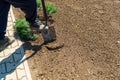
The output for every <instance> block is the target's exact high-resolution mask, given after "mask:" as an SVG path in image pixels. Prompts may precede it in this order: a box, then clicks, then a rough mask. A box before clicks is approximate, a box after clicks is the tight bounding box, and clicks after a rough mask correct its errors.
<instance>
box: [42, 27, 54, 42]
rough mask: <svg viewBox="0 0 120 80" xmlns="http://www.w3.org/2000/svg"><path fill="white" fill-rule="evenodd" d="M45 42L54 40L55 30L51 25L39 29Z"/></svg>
mask: <svg viewBox="0 0 120 80" xmlns="http://www.w3.org/2000/svg"><path fill="white" fill-rule="evenodd" d="M41 33H42V37H43V39H44V42H45V43H48V42H52V41H54V40H56V32H55V29H54V27H53V26H51V27H49V28H48V29H43V30H42V31H41Z"/></svg>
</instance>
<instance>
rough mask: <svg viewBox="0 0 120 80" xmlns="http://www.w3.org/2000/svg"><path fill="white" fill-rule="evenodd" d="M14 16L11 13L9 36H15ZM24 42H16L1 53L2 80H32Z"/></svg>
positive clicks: (0, 78) (0, 74)
mask: <svg viewBox="0 0 120 80" xmlns="http://www.w3.org/2000/svg"><path fill="white" fill-rule="evenodd" d="M14 21H15V19H14V15H13V11H12V9H11V10H10V12H9V18H8V27H7V34H6V35H7V36H14V28H13V25H14ZM24 54H25V53H24V49H23V47H22V42H21V41H20V40H19V39H16V40H15V42H14V43H13V44H12V45H10V46H8V47H7V48H6V49H5V50H4V51H2V52H0V80H32V78H31V74H30V70H29V66H28V63H27V61H26V60H24V59H25V58H26V57H25V55H24Z"/></svg>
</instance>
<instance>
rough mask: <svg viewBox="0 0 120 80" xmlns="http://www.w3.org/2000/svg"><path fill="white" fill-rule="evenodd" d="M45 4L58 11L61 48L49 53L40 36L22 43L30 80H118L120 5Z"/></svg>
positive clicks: (102, 0)
mask: <svg viewBox="0 0 120 80" xmlns="http://www.w3.org/2000/svg"><path fill="white" fill-rule="evenodd" d="M48 1H49V2H52V3H53V4H55V5H56V6H57V7H58V9H59V11H58V13H56V14H54V15H53V19H54V27H55V29H56V33H57V41H56V42H57V43H64V47H62V48H59V49H55V50H48V48H46V45H43V44H42V43H43V39H42V37H41V34H39V38H38V39H37V40H36V41H32V42H25V45H24V49H25V53H26V55H27V56H30V55H32V56H31V57H30V58H29V59H28V63H29V66H30V70H31V74H32V78H33V80H120V1H119V0H57V1H56V0H48ZM14 14H15V16H16V18H17V19H18V18H21V17H23V15H22V13H21V11H20V10H18V9H14ZM54 43H55V42H53V43H50V44H54Z"/></svg>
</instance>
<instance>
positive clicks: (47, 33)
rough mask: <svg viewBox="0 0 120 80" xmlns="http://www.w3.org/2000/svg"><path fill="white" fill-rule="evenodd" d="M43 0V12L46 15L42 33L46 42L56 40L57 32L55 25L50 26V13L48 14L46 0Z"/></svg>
mask: <svg viewBox="0 0 120 80" xmlns="http://www.w3.org/2000/svg"><path fill="white" fill-rule="evenodd" d="M41 1H42V7H43V13H44V17H45V26H44V28H43V29H42V31H41V34H42V37H43V39H44V42H45V43H48V42H52V41H55V40H56V32H55V29H54V27H53V26H51V27H49V26H48V15H47V10H46V7H45V1H44V0H41ZM46 27H48V28H46Z"/></svg>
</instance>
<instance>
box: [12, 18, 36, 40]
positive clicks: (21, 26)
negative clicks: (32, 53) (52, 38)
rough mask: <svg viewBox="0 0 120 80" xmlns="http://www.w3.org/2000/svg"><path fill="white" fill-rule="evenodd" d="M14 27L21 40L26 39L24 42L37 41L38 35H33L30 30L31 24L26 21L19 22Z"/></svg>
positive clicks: (20, 20)
mask: <svg viewBox="0 0 120 80" xmlns="http://www.w3.org/2000/svg"><path fill="white" fill-rule="evenodd" d="M14 27H15V29H16V32H17V33H18V35H19V36H20V38H21V39H24V40H35V39H37V35H36V34H31V29H30V26H29V23H28V22H27V21H26V20H25V19H19V20H17V21H16V22H15V25H14Z"/></svg>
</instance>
